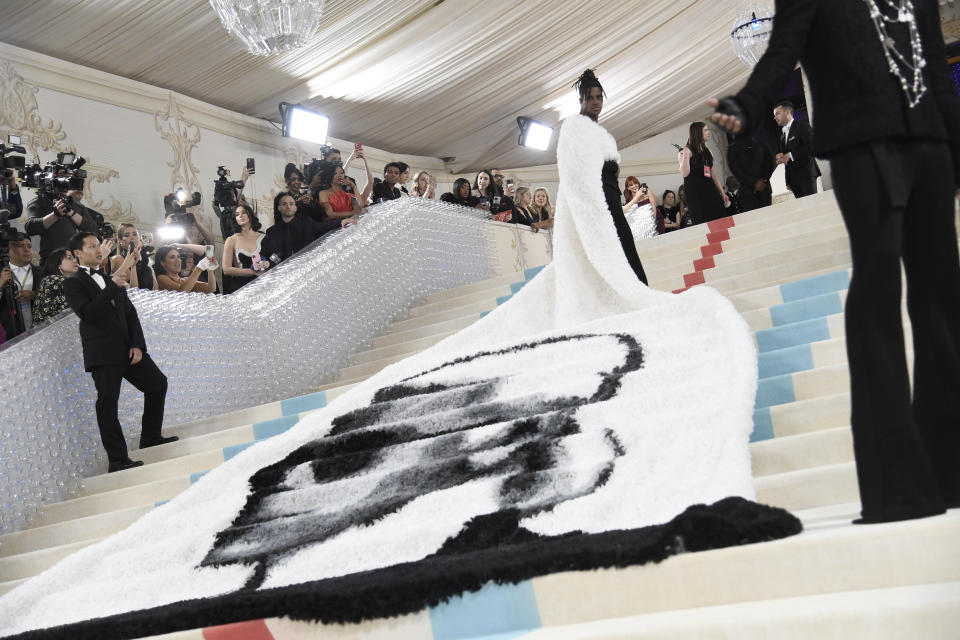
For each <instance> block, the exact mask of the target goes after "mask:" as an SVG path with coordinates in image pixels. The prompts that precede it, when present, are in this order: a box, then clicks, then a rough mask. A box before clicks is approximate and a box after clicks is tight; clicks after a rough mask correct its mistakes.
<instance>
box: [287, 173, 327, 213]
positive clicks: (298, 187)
mask: <svg viewBox="0 0 960 640" xmlns="http://www.w3.org/2000/svg"><path fill="white" fill-rule="evenodd" d="M283 179H284V181H285V182H286V183H287V192H288V193H291V194H293V197H294V199H295V200H296V202H297V213H299V214H300V215H301V216H303V217H305V218H310V219H311V220H315V221H317V222H320V221H321V220H323V208H322V207H319V206H317V204H316V202H315V201H314V199H313V195H312V194H311V193H310V188H309V187H308V186H307V184H306V178H305V177H304V175H303V172H302V171H300V170H299V169H297V166H296V165H295V164H293V163H292V162H290V163H288V164H287V166H286V168H285V169H284V170H283Z"/></svg>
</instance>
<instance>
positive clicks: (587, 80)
mask: <svg viewBox="0 0 960 640" xmlns="http://www.w3.org/2000/svg"><path fill="white" fill-rule="evenodd" d="M594 87H600V93H601V95H602V96H603V97H604V98H606V97H607V92H606V91H604V90H603V85H602V84H600V80H599V79H598V78H597V75H596V74H595V73H594V72H593V69H587V70H586V71H584V72H583V73H581V74H580V77H579V78H577V81H576V82H574V83H573V88H574V89H576V90H577V94H578V95H579V96H580V102H583V101H584V99H586V97H587V96H588V95H590V89H592V88H594Z"/></svg>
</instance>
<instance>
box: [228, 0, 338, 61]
mask: <svg viewBox="0 0 960 640" xmlns="http://www.w3.org/2000/svg"><path fill="white" fill-rule="evenodd" d="M324 1H325V0H210V6H212V7H213V10H214V11H216V12H217V17H218V18H220V22H221V23H222V24H223V26H224V27H225V28H226V29H227V31H229V32H230V33H231V34H232V35H233V37H235V38H236V39H237V40H239V41H240V42H241V44H243V46H244V48H245V49H246V50H247V51H249V52H250V53H254V54H256V55H259V56H268V55H270V54H273V53H279V52H281V51H290V50H291V49H299V48H300V47H302V46H303V45H305V44H306V43H307V42H308V41H309V40H310V39H311V38H312V37H313V36H314V34H316V32H317V28H318V27H319V26H320V17H321V15H322V14H323V3H324Z"/></svg>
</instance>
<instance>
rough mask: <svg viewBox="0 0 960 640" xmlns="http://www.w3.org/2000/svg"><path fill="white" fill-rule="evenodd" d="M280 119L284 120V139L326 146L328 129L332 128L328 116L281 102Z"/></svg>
mask: <svg viewBox="0 0 960 640" xmlns="http://www.w3.org/2000/svg"><path fill="white" fill-rule="evenodd" d="M280 117H281V118H283V135H284V137H286V138H298V139H300V140H306V141H307V142H314V143H316V144H326V142H327V128H328V127H329V126H330V119H329V118H328V117H327V116H325V115H321V114H319V113H317V112H316V111H311V110H310V109H304V108H303V107H301V106H298V105H295V104H289V103H287V102H281V103H280Z"/></svg>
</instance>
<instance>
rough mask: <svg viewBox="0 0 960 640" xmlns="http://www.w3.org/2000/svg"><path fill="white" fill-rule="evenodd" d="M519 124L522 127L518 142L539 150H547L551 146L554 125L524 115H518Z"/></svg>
mask: <svg viewBox="0 0 960 640" xmlns="http://www.w3.org/2000/svg"><path fill="white" fill-rule="evenodd" d="M517 126H518V127H520V139H519V140H517V144H520V145H522V146H524V147H530V148H531V149H537V150H538V151H546V150H547V149H548V148H549V147H550V139H551V138H553V127H548V126H547V125H545V124H542V123H540V122H537V121H536V120H531V119H530V118H525V117H524V116H517Z"/></svg>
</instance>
